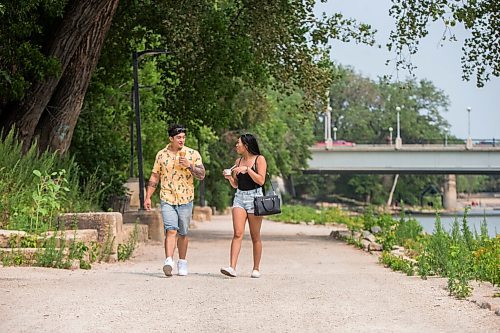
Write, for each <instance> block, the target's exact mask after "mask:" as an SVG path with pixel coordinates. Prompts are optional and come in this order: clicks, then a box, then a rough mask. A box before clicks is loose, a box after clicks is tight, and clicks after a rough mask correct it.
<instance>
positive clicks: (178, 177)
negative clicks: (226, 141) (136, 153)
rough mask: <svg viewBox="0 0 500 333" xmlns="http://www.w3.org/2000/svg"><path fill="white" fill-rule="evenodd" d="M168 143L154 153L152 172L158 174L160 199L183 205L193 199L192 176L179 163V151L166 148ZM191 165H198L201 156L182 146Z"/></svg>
mask: <svg viewBox="0 0 500 333" xmlns="http://www.w3.org/2000/svg"><path fill="white" fill-rule="evenodd" d="M169 146H170V144H169V145H167V146H166V147H165V148H163V149H162V150H160V151H159V152H158V153H157V154H156V159H155V164H154V166H153V172H154V173H157V174H159V175H160V180H161V190H160V199H161V200H163V201H165V202H166V203H168V204H171V205H183V204H187V203H189V202H191V201H193V200H194V181H193V180H194V177H193V175H192V174H191V171H189V170H188V169H186V168H184V167H183V166H182V165H180V164H179V156H180V155H179V153H177V154H175V153H173V152H171V151H170V150H168V148H169ZM180 151H183V152H185V153H186V158H187V160H188V161H189V162H190V163H191V165H200V164H202V162H201V156H200V153H198V152H197V151H196V150H194V149H191V148H189V147H186V146H184V147H182V149H181V150H180Z"/></svg>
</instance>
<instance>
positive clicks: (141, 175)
mask: <svg viewBox="0 0 500 333" xmlns="http://www.w3.org/2000/svg"><path fill="white" fill-rule="evenodd" d="M167 53H168V51H167V50H158V49H155V50H144V51H140V52H137V51H134V52H133V53H132V67H133V76H134V106H135V107H134V109H135V126H136V136H137V170H138V172H139V203H140V207H139V210H144V170H143V167H142V139H141V113H140V109H139V75H138V72H139V69H138V67H139V59H140V58H141V57H142V56H144V55H155V54H167Z"/></svg>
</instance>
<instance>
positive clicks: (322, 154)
mask: <svg viewBox="0 0 500 333" xmlns="http://www.w3.org/2000/svg"><path fill="white" fill-rule="evenodd" d="M310 151H311V156H312V158H311V160H310V161H309V167H308V169H306V170H304V172H305V173H373V174H483V175H484V174H500V146H484V145H475V146H467V145H446V146H444V145H411V144H409V145H401V146H396V145H389V144H387V145H354V146H335V145H326V144H324V143H323V144H316V145H315V146H313V147H311V148H310Z"/></svg>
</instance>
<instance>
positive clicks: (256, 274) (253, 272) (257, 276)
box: [250, 269, 260, 279]
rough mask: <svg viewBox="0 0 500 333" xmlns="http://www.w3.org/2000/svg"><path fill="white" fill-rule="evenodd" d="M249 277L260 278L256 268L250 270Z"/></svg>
mask: <svg viewBox="0 0 500 333" xmlns="http://www.w3.org/2000/svg"><path fill="white" fill-rule="evenodd" d="M250 277H253V278H255V279H258V278H260V272H259V271H258V270H256V269H254V270H253V271H252V275H250Z"/></svg>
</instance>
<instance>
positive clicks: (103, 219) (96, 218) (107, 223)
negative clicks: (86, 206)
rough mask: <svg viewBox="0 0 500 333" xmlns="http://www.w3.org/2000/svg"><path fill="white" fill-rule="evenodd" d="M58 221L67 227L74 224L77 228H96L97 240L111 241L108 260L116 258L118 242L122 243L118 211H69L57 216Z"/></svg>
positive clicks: (121, 219)
mask: <svg viewBox="0 0 500 333" xmlns="http://www.w3.org/2000/svg"><path fill="white" fill-rule="evenodd" d="M59 222H60V223H64V225H65V228H67V229H69V228H71V227H72V226H74V225H76V227H77V228H78V229H96V230H97V240H98V242H99V243H102V244H104V243H105V242H106V241H112V242H113V243H112V247H111V255H110V261H113V260H117V259H118V244H121V243H123V240H122V239H121V237H122V228H123V218H122V214H121V213H118V212H95V213H69V214H63V215H61V216H60V217H59Z"/></svg>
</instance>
